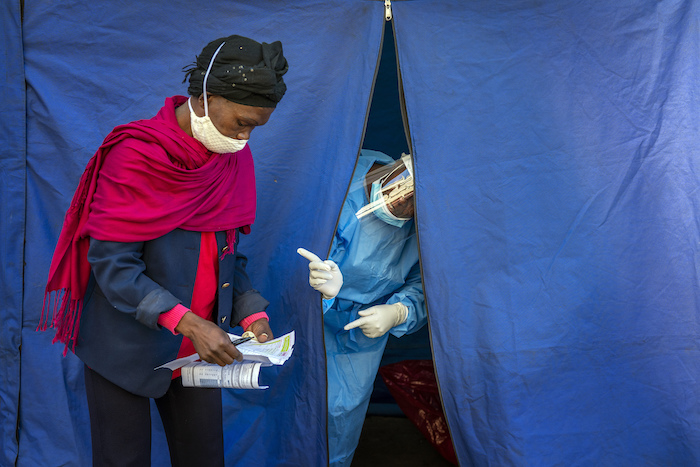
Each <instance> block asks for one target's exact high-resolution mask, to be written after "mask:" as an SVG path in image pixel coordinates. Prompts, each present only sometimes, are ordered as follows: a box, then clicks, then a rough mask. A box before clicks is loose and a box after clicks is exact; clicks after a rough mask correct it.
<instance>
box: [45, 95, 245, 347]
mask: <svg viewBox="0 0 700 467" xmlns="http://www.w3.org/2000/svg"><path fill="white" fill-rule="evenodd" d="M186 99H187V98H186V97H183V96H175V97H171V98H168V99H166V101H165V105H164V106H163V108H162V109H161V110H160V111H159V112H158V114H157V115H156V116H155V117H153V118H152V119H150V120H140V121H136V122H132V123H129V124H126V125H121V126H118V127H116V128H115V129H114V130H113V131H112V132H111V133H110V134H109V135H108V136H107V138H105V140H104V143H103V144H102V146H100V148H99V149H98V150H97V152H96V153H95V155H94V156H93V157H92V158H91V159H90V161H89V162H88V164H87V167H86V168H85V172H84V173H83V175H82V177H81V179H80V183H79V185H78V189H77V190H76V191H75V194H74V195H73V200H72V201H71V204H70V207H69V208H68V211H67V212H66V217H65V220H64V223H63V228H62V229H61V234H60V236H59V238H58V243H57V245H56V249H55V251H54V255H53V259H52V261H51V268H50V270H49V279H48V283H47V285H46V292H45V297H44V306H43V309H42V316H41V319H40V321H39V327H38V330H46V329H47V327H49V320H50V321H51V324H50V327H54V328H56V336H55V337H54V340H53V341H54V342H56V341H60V342H63V343H64V344H66V349H64V354H65V352H66V351H67V349H68V346H69V344H71V343H72V347H71V349H72V348H74V347H75V342H76V341H77V338H78V326H79V323H80V312H81V309H82V301H83V297H84V295H85V290H86V288H87V283H88V279H89V277H90V264H89V263H88V261H87V251H88V247H89V238H88V237H93V238H95V239H98V240H103V241H116V242H138V241H146V240H152V239H154V238H157V237H160V236H162V235H165V234H166V233H168V232H170V231H172V230H174V229H176V228H181V229H185V230H191V231H198V232H216V231H227V232H228V235H227V239H228V241H229V244H231V245H232V244H233V234H234V232H235V230H234V229H237V228H240V229H241V231H242V232H243V233H248V232H249V231H250V225H251V224H252V223H253V221H254V220H255V203H256V200H255V174H254V168H253V157H252V154H251V152H250V149H249V148H248V146H246V147H245V148H244V149H243V150H241V151H239V152H237V153H235V154H215V153H211V152H209V151H207V149H206V148H205V147H204V146H203V145H202V144H201V143H200V142H199V141H197V140H196V139H194V138H193V137H191V136H189V135H188V134H187V133H185V132H184V131H183V130H182V129H181V128H180V126H179V125H178V123H177V119H176V118H175V109H176V108H177V107H178V106H180V105H182V104H183V103H185V102H186ZM232 250H233V248H230V249H229V251H232Z"/></svg>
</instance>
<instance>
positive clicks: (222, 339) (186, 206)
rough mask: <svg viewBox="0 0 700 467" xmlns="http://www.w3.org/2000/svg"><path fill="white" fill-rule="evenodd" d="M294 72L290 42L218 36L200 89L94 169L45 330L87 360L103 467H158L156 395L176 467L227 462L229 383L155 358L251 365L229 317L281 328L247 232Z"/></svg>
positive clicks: (106, 153) (206, 57)
mask: <svg viewBox="0 0 700 467" xmlns="http://www.w3.org/2000/svg"><path fill="white" fill-rule="evenodd" d="M286 71H287V62H286V60H285V58H284V56H283V53H282V45H281V44H280V43H279V42H274V43H272V44H266V43H262V44H261V43H258V42H256V41H253V40H251V39H248V38H245V37H241V36H229V37H226V38H221V39H217V40H215V41H212V42H211V43H209V44H208V45H207V46H206V47H205V48H204V49H203V50H202V53H201V54H200V55H199V56H198V57H197V62H196V63H195V64H194V65H193V66H192V67H191V68H190V69H189V70H188V72H187V76H189V89H188V92H189V94H190V96H191V97H189V98H187V97H183V96H175V97H171V98H168V99H166V101H165V105H164V106H163V108H161V110H160V111H159V112H158V114H157V115H156V116H155V117H153V118H151V119H149V120H140V121H136V122H132V123H129V124H126V125H121V126H118V127H116V128H115V129H114V130H113V131H112V132H111V133H110V134H109V135H108V136H107V138H106V139H105V141H104V143H103V144H102V146H100V148H99V149H98V150H97V152H96V154H95V155H94V156H93V158H92V159H91V160H90V161H89V163H88V165H87V168H86V169H85V172H84V174H83V176H82V178H81V180H80V184H79V186H78V189H77V190H76V193H75V195H74V197H73V201H72V202H71V206H70V208H69V209H68V212H67V213H66V218H65V221H64V225H63V229H62V231H61V235H60V237H59V240H58V244H57V246H56V250H55V252H54V256H53V260H52V263H51V269H50V273H49V280H48V284H47V288H46V297H47V299H46V301H45V306H44V316H43V319H42V323H41V324H40V327H41V328H43V329H45V328H46V327H48V326H51V327H54V328H56V338H55V341H60V342H63V343H64V344H65V346H66V349H70V350H72V351H73V352H75V354H76V355H77V356H78V357H79V358H80V359H81V360H82V361H83V362H84V363H85V385H86V393H87V398H88V407H89V410H90V423H91V434H92V444H93V446H92V447H93V462H94V465H96V466H99V465H138V466H143V465H149V463H150V458H151V454H150V445H151V440H150V433H151V426H150V402H149V398H154V399H155V402H156V405H157V407H158V410H159V413H160V416H161V419H162V421H163V426H164V428H165V433H166V437H167V439H168V446H169V449H170V457H171V461H172V465H173V466H177V465H183V466H184V465H188V466H190V465H223V462H224V455H223V428H222V418H221V392H220V390H219V389H203V388H186V387H183V386H182V382H181V379H180V377H179V373H178V372H175V373H172V372H171V371H170V370H167V369H159V370H154V368H155V367H157V366H159V365H161V364H163V363H165V362H168V361H171V360H173V359H175V358H177V357H183V356H187V355H191V354H193V353H195V352H197V353H198V354H199V355H200V357H201V358H202V359H203V360H205V361H207V362H210V363H217V364H219V365H226V364H230V363H232V362H233V361H234V359H236V360H240V359H241V354H240V352H239V351H238V350H237V349H236V347H235V346H234V345H233V344H232V343H231V341H230V339H229V337H228V334H227V333H226V331H225V330H226V329H228V327H229V325H230V326H235V325H240V326H242V327H243V329H244V330H246V331H251V332H253V333H254V334H255V336H256V338H257V339H258V340H259V341H261V342H264V341H266V340H268V339H271V338H273V334H272V330H271V329H270V325H269V322H268V318H267V314H266V313H265V309H266V307H267V306H268V304H269V302H268V301H267V300H265V299H264V298H263V297H262V296H261V295H260V294H259V293H258V292H257V291H256V290H255V289H253V287H252V285H251V284H250V280H249V279H248V276H247V274H246V272H245V265H246V262H247V260H246V258H245V256H243V255H242V254H241V253H240V252H238V251H237V239H238V235H239V232H240V233H244V234H247V233H248V232H249V231H250V225H251V224H252V223H253V221H254V219H255V176H254V171H253V159H252V155H251V152H250V149H249V147H248V145H247V144H246V142H247V140H248V138H249V136H250V133H251V131H252V130H253V129H254V128H255V127H257V126H260V125H264V124H265V123H266V122H267V121H268V119H269V118H270V116H271V115H272V112H273V111H274V109H275V106H276V105H277V103H278V102H279V101H280V99H281V98H282V96H283V95H284V92H285V90H286V86H285V84H284V81H283V80H282V75H283V74H284V73H285V72H286ZM186 79H187V78H186ZM50 311H52V316H49V314H50V313H49V312H50Z"/></svg>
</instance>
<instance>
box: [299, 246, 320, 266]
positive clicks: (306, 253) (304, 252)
mask: <svg viewBox="0 0 700 467" xmlns="http://www.w3.org/2000/svg"><path fill="white" fill-rule="evenodd" d="M297 253H299V254H300V255H301V256H303V257H304V258H306V259H308V260H309V261H318V262H319V263H321V262H323V260H322V259H321V258H319V257H318V256H316V255H315V254H313V253H311V252H310V251H309V250H305V249H304V248H297Z"/></svg>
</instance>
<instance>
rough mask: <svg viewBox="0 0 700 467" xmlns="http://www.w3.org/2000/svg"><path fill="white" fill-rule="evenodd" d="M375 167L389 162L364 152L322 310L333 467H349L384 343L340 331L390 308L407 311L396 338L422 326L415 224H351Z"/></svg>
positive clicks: (343, 218)
mask: <svg viewBox="0 0 700 467" xmlns="http://www.w3.org/2000/svg"><path fill="white" fill-rule="evenodd" d="M375 161H376V162H379V163H381V164H390V163H392V162H394V160H393V159H392V158H391V157H389V156H387V155H385V154H383V153H381V152H377V151H369V150H362V153H361V155H360V159H359V161H358V165H357V168H356V169H355V173H354V174H353V179H352V184H351V189H350V191H349V194H348V197H347V199H346V201H345V204H344V206H343V210H342V212H341V215H340V222H339V224H338V229H337V231H336V234H335V237H334V239H333V245H332V248H331V253H330V255H329V257H330V259H332V260H333V261H335V262H336V263H337V264H338V266H339V267H340V270H341V272H342V273H343V280H344V283H343V286H342V288H341V289H340V292H339V293H338V295H337V296H336V297H335V298H334V299H332V300H324V304H323V305H324V306H323V308H324V335H325V341H326V356H327V364H328V369H327V371H328V444H329V454H330V463H331V465H333V466H349V465H350V463H351V461H352V457H353V454H354V452H355V448H356V447H357V443H358V440H359V438H360V433H361V431H362V425H363V422H364V419H365V414H366V412H367V407H368V405H369V399H370V395H371V393H372V389H373V386H374V379H375V377H376V375H377V371H378V369H379V363H380V361H381V358H382V354H383V353H384V347H385V346H386V343H387V340H388V338H389V336H388V334H385V335H383V336H381V337H379V338H375V339H372V338H369V337H366V336H365V335H364V334H362V331H361V330H360V329H359V328H355V329H351V330H350V331H345V330H344V329H343V326H345V325H346V324H348V323H350V322H351V321H354V320H356V319H358V318H360V316H359V315H358V314H357V313H358V311H360V310H364V309H366V308H369V307H371V306H374V305H381V304H387V303H388V304H392V303H396V302H401V303H403V304H404V305H406V307H407V308H408V318H407V319H406V322H405V323H403V324H400V325H399V326H396V327H394V328H392V329H391V331H390V332H391V334H393V335H394V336H396V337H401V336H403V335H404V334H406V333H411V332H413V331H416V330H418V329H419V328H421V327H422V326H423V325H424V324H425V323H426V321H427V316H426V311H425V300H424V296H423V285H422V282H421V276H420V265H419V263H418V244H417V242H416V231H415V222H414V221H413V220H410V221H408V222H406V223H405V224H404V225H403V226H402V227H395V226H392V225H389V224H387V223H385V222H383V221H381V220H380V219H378V218H377V217H376V216H375V215H373V214H370V215H368V216H366V217H363V218H362V219H357V218H356V217H355V212H357V210H359V209H360V208H361V207H362V206H364V205H366V204H367V202H368V200H367V196H366V194H365V190H364V188H363V180H364V176H365V175H366V174H367V172H368V171H369V169H370V168H371V167H372V164H373V163H374V162H375Z"/></svg>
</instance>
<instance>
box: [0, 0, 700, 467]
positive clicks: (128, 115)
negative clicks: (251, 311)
mask: <svg viewBox="0 0 700 467" xmlns="http://www.w3.org/2000/svg"><path fill="white" fill-rule="evenodd" d="M391 3H392V10H393V27H394V30H395V35H396V36H395V44H396V52H397V60H398V70H399V75H400V78H401V84H402V86H403V92H402V94H401V96H402V97H403V98H404V99H405V115H406V121H405V123H406V128H407V130H408V133H409V139H408V143H409V144H410V149H411V150H412V152H413V156H414V161H415V170H416V203H417V206H416V213H417V215H416V221H417V230H418V240H419V247H420V252H421V267H422V271H423V280H424V288H425V294H426V300H427V304H428V313H429V330H430V343H431V347H432V353H433V358H434V363H435V368H436V373H437V379H438V382H439V387H440V394H441V397H442V402H443V407H444V411H445V415H446V418H447V421H448V423H449V427H450V431H451V434H452V439H453V442H454V446H455V451H456V454H457V457H458V459H459V462H460V464H461V465H465V466H467V465H478V466H487V465H533V466H539V465H542V466H551V465H561V466H570V465H630V466H631V465H659V466H661V465H663V466H666V465H674V466H676V465H680V466H686V465H688V466H690V465H697V464H699V463H700V428H699V427H700V401H699V400H698V391H697V380H698V379H700V323H699V320H698V316H699V311H700V303H699V298H700V294H699V293H700V289H699V287H698V270H699V268H698V264H700V263H699V261H700V259H699V256H698V254H699V249H700V248H699V247H700V224H699V223H698V220H697V212H698V209H699V208H700V206H699V205H698V204H699V202H700V190H699V188H700V183H699V182H698V178H699V177H698V175H699V172H700V168H696V165H698V163H699V161H700V138H698V135H699V134H700V132H699V126H700V125H699V123H698V122H699V118H698V115H700V92H698V84H697V83H699V82H700V58H699V57H700V33H699V29H698V26H699V19H700V11H698V9H699V8H700V7H699V6H698V2H695V1H692V0H686V1H683V0H676V1H652V0H642V1H640V0H634V1H633V0H622V1H620V2H605V1H602V0H595V1H591V2H578V1H568V0H564V1H559V0H545V1H530V0H522V1H502V0H501V1H498V0H497V1H494V0H475V1H470V2H463V1H457V0H441V1H428V0H405V1H401V0H394V1H392V2H391ZM0 11H1V12H2V19H3V26H4V27H3V31H4V32H3V33H2V34H0V37H2V42H3V46H4V47H3V50H4V51H5V54H4V67H3V70H4V75H5V78H6V79H5V80H4V81H3V82H0V88H1V89H2V91H3V92H2V98H1V100H0V102H1V103H2V104H1V107H0V108H2V110H3V116H4V118H3V120H2V122H0V128H2V130H3V131H2V132H1V133H0V140H1V142H2V144H1V145H0V147H1V148H2V149H1V151H2V158H1V159H0V168H1V169H2V170H1V172H0V173H1V174H2V183H1V184H0V201H2V203H1V204H0V210H1V212H2V214H3V215H2V224H1V225H2V237H1V240H0V254H1V255H2V272H1V274H2V275H1V276H0V277H2V283H1V284H0V286H1V287H2V296H3V301H2V304H0V317H1V318H2V323H3V326H2V329H1V330H0V358H2V364H1V365H0V368H2V370H0V375H1V376H0V378H1V380H0V381H1V383H2V384H0V414H1V417H2V418H1V419H0V423H1V424H2V425H1V429H2V433H3V436H2V445H1V447H2V450H1V451H0V452H1V453H2V454H0V456H2V457H1V458H0V464H1V465H19V466H36V465H46V466H54V465H66V466H69V465H76V466H77V465H89V463H90V455H91V454H90V452H91V447H90V438H89V427H88V422H87V420H88V418H87V406H86V402H85V396H84V387H83V379H82V364H81V363H80V362H79V361H78V359H77V358H75V357H74V356H73V355H72V354H69V355H68V356H67V357H66V358H63V357H62V355H61V353H62V350H63V348H62V346H60V345H51V339H52V337H53V336H52V333H51V332H45V333H40V332H36V331H35V329H36V327H37V323H38V320H39V316H40V311H41V307H42V301H43V292H44V286H45V283H46V278H47V274H48V267H49V262H50V259H51V254H52V252H53V248H54V246H55V243H56V240H57V237H58V233H59V231H60V227H61V224H62V220H63V215H64V213H65V211H66V208H67V207H68V204H69V202H70V199H71V197H72V195H73V191H74V190H75V187H76V186H77V182H78V179H79V177H80V175H81V174H82V171H83V168H84V166H85V163H86V162H87V160H88V159H89V158H90V157H91V156H92V154H93V153H94V151H95V149H96V148H97V147H98V146H99V144H100V143H101V141H102V139H103V138H104V136H105V135H106V134H107V133H108V132H109V131H110V130H111V129H112V128H113V127H114V126H116V125H118V124H121V123H125V122H128V121H131V120H135V119H140V118H149V117H151V116H152V115H154V114H155V112H156V111H157V110H158V109H159V108H160V107H161V105H162V104H163V101H164V99H165V97H167V96H170V95H174V94H184V93H185V92H186V85H184V84H183V83H182V82H181V81H182V79H183V76H184V74H183V73H182V68H183V67H184V66H186V65H189V64H190V63H191V62H193V61H194V56H195V55H196V54H197V53H198V52H199V51H200V50H201V48H202V47H203V45H204V44H206V43H207V42H209V41H210V40H212V39H214V38H217V37H221V36H226V35H230V34H241V35H244V36H249V37H252V38H255V39H257V40H259V41H265V42H272V41H274V40H281V41H282V43H283V44H284V50H285V55H286V56H287V58H288V60H289V63H290V71H289V72H288V73H287V75H285V81H286V83H287V86H288V91H287V95H286V96H285V98H284V99H283V101H282V102H281V104H280V105H279V107H278V108H277V110H276V111H275V113H274V114H273V116H272V118H271V119H270V122H269V123H268V124H267V125H265V126H264V127H262V128H259V129H257V130H256V131H255V132H254V133H253V138H252V139H251V148H252V151H253V156H254V159H255V164H256V178H257V190H258V215H257V219H256V222H255V224H254V226H253V231H252V233H251V234H250V235H249V236H246V237H244V238H243V239H242V241H241V250H242V251H244V252H245V253H246V254H247V256H248V257H249V264H248V271H249V273H250V275H251V278H252V280H253V283H254V284H255V285H256V288H258V289H259V290H261V291H262V293H263V295H265V297H266V298H268V299H269V300H270V302H271V305H270V307H269V309H268V312H269V314H270V316H271V321H272V328H273V330H274V331H275V332H276V333H277V334H278V335H280V334H283V333H285V332H288V331H291V330H294V331H296V333H297V343H296V346H295V350H294V355H293V358H292V359H290V360H289V361H288V362H287V363H286V364H285V365H284V366H283V367H281V368H277V369H264V370H263V371H265V370H269V371H268V373H267V374H266V378H269V380H270V385H271V388H270V389H269V390H267V391H259V392H258V391H234V390H230V391H229V390H227V391H225V392H224V425H225V426H224V428H225V443H226V460H227V465H248V464H250V463H256V464H260V465H289V466H297V465H304V466H306V465H309V466H312V465H324V464H325V463H326V459H327V447H326V446H327V443H326V435H325V428H326V420H325V417H326V409H325V407H326V392H325V385H324V384H323V382H324V381H325V357H324V347H323V334H322V316H321V300H320V297H319V296H318V294H317V293H315V292H314V291H313V290H312V289H311V288H310V287H308V284H307V275H306V274H307V271H308V269H307V263H305V262H304V260H303V259H301V258H300V257H299V256H298V255H297V254H296V248H297V247H300V246H303V247H305V248H307V249H309V250H312V251H315V252H318V253H321V254H322V253H323V252H324V251H328V249H329V247H330V242H331V239H332V235H333V229H334V226H335V223H336V219H337V217H338V214H339V211H340V208H341V206H342V203H343V199H344V196H345V193H346V191H347V188H348V183H349V181H350V177H351V174H352V171H353V167H354V164H355V161H356V158H357V155H358V152H359V149H360V147H361V146H362V144H363V134H364V131H365V122H366V119H367V114H368V110H369V105H370V102H371V101H372V92H373V84H374V82H375V74H376V69H377V65H378V59H379V54H380V50H381V44H382V33H383V31H384V2H382V1H374V0H352V1H348V0H331V1H323V2H320V1H309V0H300V1H298V2H286V1H282V0H280V1H270V0H266V1H260V2H256V3H255V5H253V4H247V3H246V4H241V3H239V2H226V1H222V0H214V1H210V2H205V3H197V4H195V3H193V2H187V1H182V0H179V1H169V2H164V1H161V0H153V1H150V2H123V1H114V0H105V1H101V2H86V1H84V0H72V1H66V2H51V1H46V0H33V1H28V0H25V2H23V11H22V10H21V9H20V2H18V1H16V2H5V3H3V6H2V7H0ZM374 92H375V94H377V93H378V92H379V90H378V89H375V90H374ZM393 95H394V94H392V96H393ZM374 98H375V100H374V102H375V103H376V99H377V96H376V95H375V96H374ZM375 149H381V148H375ZM154 420H157V416H155V417H154ZM153 442H154V449H153V459H154V465H168V459H167V449H166V448H165V440H164V436H163V435H162V430H160V429H159V427H158V426H156V427H155V429H154V441H153Z"/></svg>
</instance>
